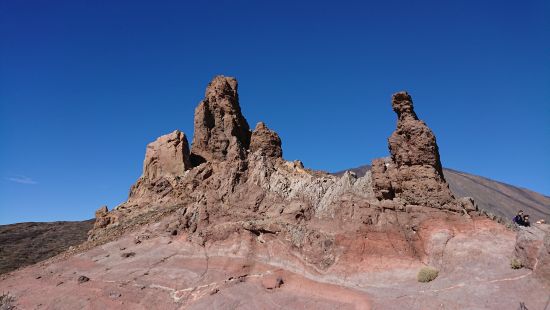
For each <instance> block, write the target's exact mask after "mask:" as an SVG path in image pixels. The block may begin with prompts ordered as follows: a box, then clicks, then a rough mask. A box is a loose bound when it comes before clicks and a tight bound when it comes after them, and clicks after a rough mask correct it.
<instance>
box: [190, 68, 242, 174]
mask: <svg viewBox="0 0 550 310" xmlns="http://www.w3.org/2000/svg"><path fill="white" fill-rule="evenodd" d="M237 85H238V84H237V80H236V79H235V78H233V77H225V76H222V75H220V76H216V77H215V78H214V79H213V80H212V81H211V82H210V84H208V87H207V89H206V94H205V98H204V100H202V101H201V102H200V103H199V105H198V106H197V108H196V109H195V124H194V126H195V129H194V136H193V144H192V146H191V154H192V155H191V159H192V162H193V165H195V166H196V165H199V164H200V163H202V162H205V161H209V162H210V161H225V160H227V159H244V157H245V156H246V150H247V149H248V147H249V145H250V128H249V126H248V122H247V121H246V119H245V118H244V116H243V115H242V113H241V107H240V106H239V95H238V93H237Z"/></svg>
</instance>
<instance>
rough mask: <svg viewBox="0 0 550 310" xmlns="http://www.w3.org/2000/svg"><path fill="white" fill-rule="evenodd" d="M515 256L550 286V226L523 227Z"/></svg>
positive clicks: (519, 233) (518, 237)
mask: <svg viewBox="0 0 550 310" xmlns="http://www.w3.org/2000/svg"><path fill="white" fill-rule="evenodd" d="M514 255H515V257H517V258H518V259H519V260H520V261H521V263H522V264H523V266H524V267H526V268H529V269H531V270H533V272H534V273H535V274H536V275H538V276H539V277H540V278H541V279H543V281H545V282H546V283H547V284H548V285H550V225H548V224H534V225H533V226H531V227H521V228H520V229H519V231H518V234H517V236H516V246H515V249H514Z"/></svg>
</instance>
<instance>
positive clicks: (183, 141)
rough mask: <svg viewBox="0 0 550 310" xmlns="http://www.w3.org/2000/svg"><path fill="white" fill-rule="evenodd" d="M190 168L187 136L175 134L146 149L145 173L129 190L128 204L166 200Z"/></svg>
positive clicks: (164, 137) (151, 144) (170, 134)
mask: <svg viewBox="0 0 550 310" xmlns="http://www.w3.org/2000/svg"><path fill="white" fill-rule="evenodd" d="M190 168H191V162H190V160H189V144H188V142H187V137H186V135H185V133H183V132H181V131H179V130H175V131H173V132H171V133H169V134H166V135H164V136H161V137H159V138H158V139H157V140H155V141H154V142H151V143H149V144H148V145H147V149H146V151H145V160H144V161H143V173H142V175H141V177H140V178H139V179H138V181H137V182H136V183H135V184H134V185H133V186H132V188H131V189H130V197H129V201H133V202H136V201H146V202H150V201H152V200H154V199H162V198H163V197H165V196H166V195H167V194H168V193H169V192H170V191H171V190H172V189H173V187H174V186H176V183H177V182H178V179H179V178H180V177H182V176H183V175H184V173H185V170H188V169H190Z"/></svg>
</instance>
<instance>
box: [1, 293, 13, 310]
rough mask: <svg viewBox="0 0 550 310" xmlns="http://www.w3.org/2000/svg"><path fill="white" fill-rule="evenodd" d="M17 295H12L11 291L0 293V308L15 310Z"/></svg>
mask: <svg viewBox="0 0 550 310" xmlns="http://www.w3.org/2000/svg"><path fill="white" fill-rule="evenodd" d="M14 302H15V297H13V296H11V295H10V293H2V295H0V310H13V309H15V306H14V305H13V303H14Z"/></svg>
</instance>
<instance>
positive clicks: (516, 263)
mask: <svg viewBox="0 0 550 310" xmlns="http://www.w3.org/2000/svg"><path fill="white" fill-rule="evenodd" d="M510 267H512V269H521V268H523V263H522V262H521V261H520V260H519V259H517V258H512V260H511V261H510Z"/></svg>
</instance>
